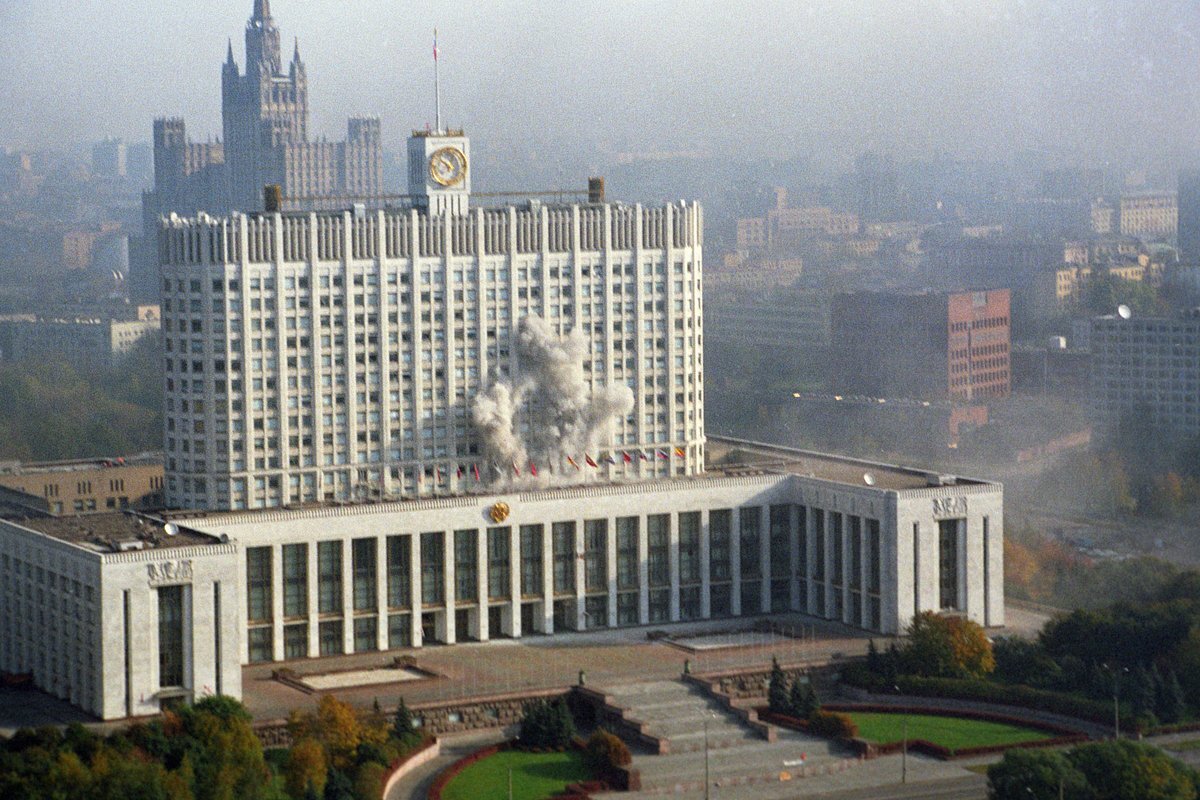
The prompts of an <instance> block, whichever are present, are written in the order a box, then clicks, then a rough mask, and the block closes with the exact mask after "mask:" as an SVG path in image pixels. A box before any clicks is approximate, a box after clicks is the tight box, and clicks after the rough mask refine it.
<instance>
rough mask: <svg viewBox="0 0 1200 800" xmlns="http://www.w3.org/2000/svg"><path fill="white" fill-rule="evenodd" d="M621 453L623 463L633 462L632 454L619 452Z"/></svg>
mask: <svg viewBox="0 0 1200 800" xmlns="http://www.w3.org/2000/svg"><path fill="white" fill-rule="evenodd" d="M621 455H622V456H623V457H624V458H625V463H626V464H632V463H633V456H631V455H629V453H625V452H622V453H621Z"/></svg>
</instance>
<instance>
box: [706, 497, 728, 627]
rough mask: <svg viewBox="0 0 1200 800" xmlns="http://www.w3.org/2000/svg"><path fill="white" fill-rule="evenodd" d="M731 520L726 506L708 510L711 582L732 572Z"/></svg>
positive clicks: (726, 576)
mask: <svg viewBox="0 0 1200 800" xmlns="http://www.w3.org/2000/svg"><path fill="white" fill-rule="evenodd" d="M732 520H733V512H732V511H731V510H730V509H728V508H723V509H716V510H714V511H710V512H708V574H709V579H710V580H712V581H713V582H717V581H727V580H729V579H730V577H731V574H732V570H731V567H730V558H731V553H730V536H729V528H730V523H731V522H732ZM715 613H716V612H714V614H715ZM726 613H728V612H726Z"/></svg>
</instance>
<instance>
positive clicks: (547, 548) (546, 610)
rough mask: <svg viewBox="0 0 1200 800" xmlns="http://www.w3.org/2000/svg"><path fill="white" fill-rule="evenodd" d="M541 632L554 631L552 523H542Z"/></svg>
mask: <svg viewBox="0 0 1200 800" xmlns="http://www.w3.org/2000/svg"><path fill="white" fill-rule="evenodd" d="M542 632H543V633H554V524H553V523H551V522H547V523H545V524H543V525H542Z"/></svg>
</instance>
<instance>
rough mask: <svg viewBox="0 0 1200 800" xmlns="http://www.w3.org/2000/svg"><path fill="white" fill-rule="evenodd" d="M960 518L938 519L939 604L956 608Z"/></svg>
mask: <svg viewBox="0 0 1200 800" xmlns="http://www.w3.org/2000/svg"><path fill="white" fill-rule="evenodd" d="M960 522H961V520H957V519H943V520H938V587H939V600H940V602H939V606H940V607H941V608H942V609H948V610H954V609H957V608H958V526H959V523H960Z"/></svg>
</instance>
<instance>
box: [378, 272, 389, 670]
mask: <svg viewBox="0 0 1200 800" xmlns="http://www.w3.org/2000/svg"><path fill="white" fill-rule="evenodd" d="M385 291H386V289H385ZM384 471H385V472H386V470H384ZM387 562H388V547H387V535H386V534H385V535H383V536H377V537H375V617H376V619H377V620H378V621H377V622H376V623H375V646H376V648H377V649H379V650H387V649H388V644H389V642H388V630H389V629H390V628H391V620H390V619H389V618H388V585H387V566H388V563H387Z"/></svg>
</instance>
